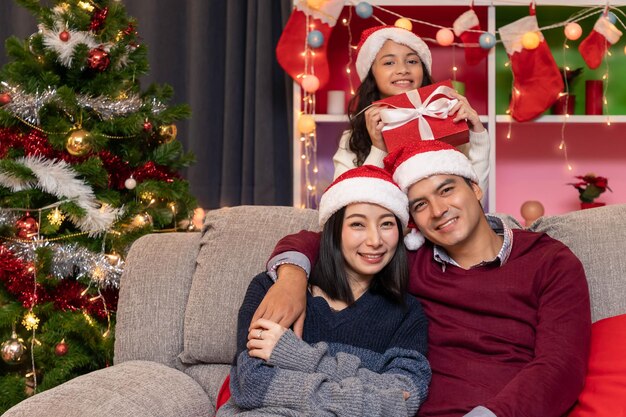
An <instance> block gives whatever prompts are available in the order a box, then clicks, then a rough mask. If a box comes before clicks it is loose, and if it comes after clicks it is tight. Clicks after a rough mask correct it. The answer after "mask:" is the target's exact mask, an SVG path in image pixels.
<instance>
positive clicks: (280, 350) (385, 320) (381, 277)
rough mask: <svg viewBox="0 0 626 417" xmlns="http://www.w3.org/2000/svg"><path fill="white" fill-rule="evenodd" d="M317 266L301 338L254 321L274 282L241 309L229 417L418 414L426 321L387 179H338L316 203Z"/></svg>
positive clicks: (371, 175)
mask: <svg viewBox="0 0 626 417" xmlns="http://www.w3.org/2000/svg"><path fill="white" fill-rule="evenodd" d="M319 216H320V225H323V231H322V241H321V245H320V257H319V261H318V262H317V264H316V265H315V267H314V270H313V273H312V275H311V279H310V283H309V284H310V285H309V292H308V295H307V297H308V299H307V315H306V319H305V322H304V332H303V337H302V340H300V339H299V338H298V337H296V336H295V334H294V333H293V331H291V330H288V329H285V328H282V327H281V326H280V325H278V324H276V323H273V322H271V321H268V320H264V319H261V320H258V321H256V322H254V323H250V320H251V318H252V316H253V314H254V312H255V310H256V308H257V307H258V305H259V303H260V302H261V300H262V299H263V297H264V296H265V294H266V293H267V291H268V290H269V288H270V287H271V286H272V285H273V281H272V280H271V279H270V278H269V277H268V276H267V275H266V274H265V273H263V274H260V275H258V276H257V277H255V278H254V280H253V281H252V283H251V284H250V286H249V288H248V291H247V293H246V297H245V299H244V302H243V304H242V306H241V309H240V312H239V322H238V341H237V344H238V353H237V357H236V360H235V364H234V365H233V367H232V370H231V373H230V391H231V393H232V397H231V399H230V400H229V401H228V402H227V403H226V404H225V405H224V406H223V407H222V408H220V409H219V411H218V416H228V415H235V414H237V415H239V414H245V415H289V416H299V415H316V416H319V415H338V416H348V415H350V416H413V415H415V413H416V412H417V410H418V409H419V406H420V404H421V403H422V402H423V401H424V399H425V398H426V395H427V390H428V383H429V381H430V367H429V365H428V362H427V360H426V358H425V356H424V355H425V354H426V346H427V340H426V338H427V323H426V318H425V315H424V313H423V311H422V308H421V306H420V304H419V302H418V301H417V300H416V299H414V298H413V297H410V296H407V295H406V285H407V281H408V271H407V266H406V265H407V263H406V253H405V249H404V247H403V245H402V244H401V243H400V238H401V236H402V230H403V228H404V227H406V225H407V222H408V218H409V214H408V201H407V198H406V196H405V195H404V193H403V192H402V191H400V189H399V188H398V186H397V185H396V184H395V183H394V182H393V180H392V179H391V177H390V176H389V174H388V173H387V172H386V171H384V170H382V169H380V168H377V167H373V166H368V165H366V166H362V167H359V168H355V169H352V170H350V171H347V172H346V173H344V174H343V175H341V176H340V177H339V178H337V180H335V181H334V182H333V183H332V184H331V185H330V186H329V188H328V189H327V190H326V192H325V193H324V195H323V196H322V199H321V201H320V206H319Z"/></svg>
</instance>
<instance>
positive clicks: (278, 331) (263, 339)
mask: <svg viewBox="0 0 626 417" xmlns="http://www.w3.org/2000/svg"><path fill="white" fill-rule="evenodd" d="M285 331H287V329H285V328H284V327H283V326H281V325H280V324H278V323H275V322H273V321H270V320H266V319H259V320H257V321H255V322H254V323H252V325H251V326H250V331H249V332H248V344H247V345H246V347H247V348H248V354H249V355H250V356H252V357H255V358H259V359H263V360H264V361H266V362H267V361H268V360H269V359H270V356H272V351H273V350H274V347H275V346H276V343H278V339H280V337H281V336H282V335H283V333H285Z"/></svg>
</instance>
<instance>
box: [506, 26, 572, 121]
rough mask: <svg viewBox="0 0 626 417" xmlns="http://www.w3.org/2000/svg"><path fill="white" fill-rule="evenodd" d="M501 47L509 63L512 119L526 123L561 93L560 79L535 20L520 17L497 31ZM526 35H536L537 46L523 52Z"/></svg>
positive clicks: (557, 69) (545, 108) (547, 106)
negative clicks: (511, 84) (500, 39)
mask: <svg viewBox="0 0 626 417" xmlns="http://www.w3.org/2000/svg"><path fill="white" fill-rule="evenodd" d="M499 32H500V37H501V38H502V43H503V44H504V47H505V48H506V52H507V54H508V55H509V58H510V60H511V70H512V71H513V78H514V80H513V91H512V93H511V105H510V107H509V109H510V110H511V116H512V117H513V118H514V119H515V120H517V121H518V122H525V121H528V120H531V119H534V118H535V117H537V116H539V115H540V114H541V113H543V112H544V111H545V110H547V109H548V108H549V107H550V106H551V105H552V104H553V103H554V102H555V101H556V99H557V97H558V95H559V93H560V92H561V91H563V79H562V77H561V73H560V72H559V68H558V67H557V66H556V62H554V58H553V57H552V53H551V52H550V48H549V47H548V45H547V44H546V41H545V40H544V38H543V35H542V34H541V32H539V25H538V24H537V18H536V16H534V15H531V16H527V17H523V18H521V19H519V20H517V21H515V22H513V23H510V24H508V25H506V26H503V27H501V28H500V29H499ZM527 32H535V33H537V35H539V39H540V42H539V46H538V47H537V48H535V49H525V48H524V47H523V46H522V37H523V35H524V34H525V33H527Z"/></svg>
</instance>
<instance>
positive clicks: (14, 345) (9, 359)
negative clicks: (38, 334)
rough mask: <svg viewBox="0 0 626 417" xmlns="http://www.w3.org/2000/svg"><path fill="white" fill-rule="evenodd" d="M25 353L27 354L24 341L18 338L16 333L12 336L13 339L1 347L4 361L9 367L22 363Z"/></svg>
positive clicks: (0, 350) (0, 351) (0, 353)
mask: <svg viewBox="0 0 626 417" xmlns="http://www.w3.org/2000/svg"><path fill="white" fill-rule="evenodd" d="M24 352H26V346H25V345H24V340H22V339H20V338H19V337H17V333H15V331H13V333H12V334H11V338H10V339H9V340H7V341H5V342H3V343H2V345H1V346H0V355H1V356H2V360H3V361H4V362H6V363H7V364H9V365H16V364H18V363H20V362H21V361H22V360H23V359H24Z"/></svg>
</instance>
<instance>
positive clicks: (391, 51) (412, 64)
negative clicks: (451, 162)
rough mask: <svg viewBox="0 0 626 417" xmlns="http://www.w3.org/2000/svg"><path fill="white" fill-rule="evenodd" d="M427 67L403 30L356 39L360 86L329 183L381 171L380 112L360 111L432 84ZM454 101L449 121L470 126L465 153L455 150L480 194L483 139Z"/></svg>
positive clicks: (474, 118)
mask: <svg viewBox="0 0 626 417" xmlns="http://www.w3.org/2000/svg"><path fill="white" fill-rule="evenodd" d="M431 66H432V57H431V54H430V50H429V49H428V46H427V45H426V43H424V41H423V40H422V39H421V38H420V37H419V36H417V35H415V34H414V33H413V32H411V31H409V30H406V29H402V28H398V27H395V26H376V27H373V28H370V29H367V30H365V31H364V32H363V33H362V34H361V40H360V42H359V45H358V50H357V59H356V70H357V73H358V74H359V78H360V79H361V85H360V86H359V88H358V90H357V93H356V94H355V95H354V97H352V100H350V104H349V106H348V107H349V109H350V127H351V129H350V130H346V131H345V132H344V133H343V135H342V137H341V140H340V142H339V149H338V150H337V152H336V153H335V156H334V157H333V162H334V165H335V178H336V177H338V176H339V175H341V174H342V173H344V172H345V171H346V170H348V169H351V168H354V167H355V166H361V165H375V166H379V167H382V166H383V162H382V161H383V158H384V157H385V156H387V147H386V146H385V142H384V141H383V137H382V134H381V131H382V128H383V123H382V121H381V119H380V107H379V106H372V107H369V108H368V109H367V110H365V111H364V112H363V109H365V108H366V107H368V106H369V105H371V104H372V102H374V101H376V100H380V99H383V98H387V97H389V96H392V95H395V94H400V93H404V92H406V91H409V90H414V89H416V88H420V87H423V86H426V85H429V84H432V80H431ZM454 97H455V98H457V99H458V100H459V103H457V105H456V106H454V107H453V108H452V110H451V111H450V114H452V115H454V119H453V121H454V122H459V121H461V120H467V123H468V125H469V126H470V144H469V149H468V145H463V146H462V147H460V150H461V151H462V152H464V153H465V154H466V155H467V156H468V158H469V159H470V161H471V162H472V165H473V168H474V171H476V173H477V174H478V177H479V185H480V188H481V189H482V190H483V191H486V190H487V185H488V184H487V181H488V177H489V134H488V133H487V130H485V128H484V127H483V125H482V123H481V122H480V119H479V117H478V114H477V113H476V111H474V109H473V108H472V107H471V106H470V104H469V103H468V101H467V99H466V98H465V97H463V96H462V95H460V94H455V95H454ZM485 195H486V193H485Z"/></svg>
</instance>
